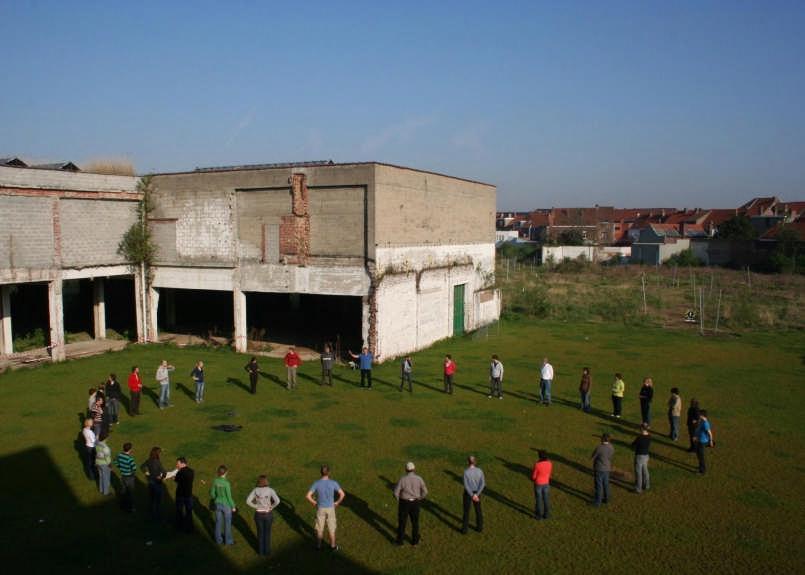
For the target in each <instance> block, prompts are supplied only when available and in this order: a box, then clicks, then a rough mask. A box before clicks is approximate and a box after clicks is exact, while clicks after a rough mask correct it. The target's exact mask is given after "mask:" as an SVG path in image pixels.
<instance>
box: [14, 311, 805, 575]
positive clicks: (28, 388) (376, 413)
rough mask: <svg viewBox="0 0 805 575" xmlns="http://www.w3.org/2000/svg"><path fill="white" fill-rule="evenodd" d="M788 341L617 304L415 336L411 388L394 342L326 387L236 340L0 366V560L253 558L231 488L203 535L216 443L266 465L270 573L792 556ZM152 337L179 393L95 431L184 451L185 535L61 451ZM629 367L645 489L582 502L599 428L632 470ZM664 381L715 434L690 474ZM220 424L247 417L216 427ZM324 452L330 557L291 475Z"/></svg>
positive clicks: (219, 566)
mask: <svg viewBox="0 0 805 575" xmlns="http://www.w3.org/2000/svg"><path fill="white" fill-rule="evenodd" d="M803 350H805V334H803V333H802V332H787V333H785V334H783V335H780V334H774V333H760V334H749V335H743V336H741V337H725V338H722V339H715V338H700V337H697V336H695V335H692V334H690V333H686V332H682V331H670V332H669V331H663V330H659V329H655V328H646V327H643V328H637V327H634V326H631V327H629V326H624V325H622V324H614V325H613V324H581V323H563V322H556V321H548V322H539V323H536V322H533V323H532V322H529V321H526V320H519V321H511V322H506V323H504V324H502V325H501V326H495V327H492V328H490V329H488V330H485V331H483V332H478V333H475V334H472V335H471V336H467V337H465V338H460V339H453V340H448V341H445V342H442V343H440V344H438V345H436V346H434V347H433V348H431V349H429V350H427V351H424V352H421V353H418V354H416V355H415V356H414V369H415V372H414V379H415V384H414V393H413V395H409V394H408V393H407V392H405V393H400V392H399V391H398V390H397V385H398V379H397V373H398V366H397V364H396V362H393V363H392V364H389V365H382V366H379V367H377V368H376V370H375V381H376V383H375V388H374V389H373V390H371V391H367V390H362V389H359V388H358V387H356V386H355V384H356V383H357V381H358V374H357V373H356V372H352V371H349V370H347V369H339V370H337V372H336V375H337V376H338V378H340V379H337V380H336V381H335V386H334V387H332V388H329V387H324V388H321V387H319V386H318V385H316V384H314V383H312V382H311V381H310V380H309V379H307V378H305V377H304V376H310V377H314V378H315V377H316V376H317V375H318V374H317V366H316V364H315V363H308V364H305V365H303V366H302V368H301V370H300V378H299V385H298V389H297V390H295V391H293V392H289V391H287V390H285V389H284V387H283V386H282V385H281V383H278V382H282V381H284V370H283V368H282V366H281V363H280V362H279V361H270V360H263V361H262V362H261V367H262V369H263V371H264V372H267V373H268V374H270V375H272V376H275V377H276V380H272V379H267V378H263V379H261V382H260V385H259V390H258V395H257V396H256V397H253V396H251V395H249V394H248V393H247V392H246V391H245V390H244V387H243V386H242V385H241V384H243V385H245V383H244V382H245V381H246V377H245V372H244V371H243V365H244V364H245V363H246V358H245V356H242V355H238V354H235V353H232V352H230V351H227V350H210V349H206V348H197V349H179V348H174V347H170V346H131V347H130V348H128V349H127V350H125V351H122V352H117V353H112V354H106V355H103V356H98V357H94V358H89V359H82V360H79V361H70V362H66V363H63V364H57V365H46V366H42V367H38V368H35V369H25V370H19V371H15V372H10V373H6V374H3V375H0V437H2V438H3V441H2V443H1V444H0V462H2V469H0V472H1V473H0V477H2V489H0V493H2V509H3V510H4V520H3V541H2V543H3V552H2V553H3V557H4V558H7V561H6V562H5V563H4V564H5V565H15V566H16V565H20V566H24V567H26V569H27V570H29V571H32V572H42V571H43V570H44V568H45V565H47V568H48V569H49V570H50V571H54V572H55V571H56V570H58V571H61V572H65V573H74V572H79V571H81V572H103V571H106V572H124V571H125V572H127V573H134V572H143V573H177V572H182V573H184V572H192V573H213V572H215V573H228V572H241V573H242V572H246V573H252V572H254V573H257V572H261V573H262V572H264V571H265V570H266V568H265V565H264V562H263V561H261V560H259V558H258V557H257V556H256V554H255V552H254V550H253V549H252V547H251V544H250V542H251V541H252V540H253V532H254V526H253V522H252V519H251V514H250V513H248V512H246V510H245V505H244V506H243V509H242V513H240V516H239V519H238V520H237V521H236V532H235V537H236V541H237V544H236V545H235V547H233V548H228V549H220V548H218V547H217V546H215V545H214V543H213V542H212V540H211V537H210V535H209V533H208V531H207V528H206V525H209V523H210V521H211V518H210V515H209V512H208V511H206V508H205V505H204V504H205V503H206V501H207V496H206V495H207V494H206V486H205V485H203V484H202V480H204V481H206V482H207V485H209V481H210V480H211V479H212V478H213V473H214V470H215V468H216V466H217V465H219V464H221V463H225V464H227V465H228V466H229V468H230V474H229V477H230V479H231V481H232V483H233V488H234V492H235V497H236V500H237V501H238V502H243V501H244V499H245V496H246V494H247V493H248V492H249V490H250V489H251V488H252V486H253V485H254V481H255V478H256V477H257V475H259V474H261V473H267V474H268V475H269V477H270V480H271V483H272V485H273V486H274V487H275V488H276V489H277V491H278V493H279V495H280V497H281V498H282V499H283V501H284V504H283V505H282V506H281V508H280V509H281V511H280V512H279V513H277V516H276V518H275V522H274V530H273V548H274V556H273V557H272V559H271V560H269V561H268V566H269V571H270V572H296V573H317V572H344V573H355V572H383V573H455V572H456V571H457V570H461V571H464V572H469V573H500V572H511V573H536V572H540V571H548V572H553V573H557V572H558V573H572V572H580V571H582V570H590V569H592V570H594V571H595V572H602V573H612V572H619V571H625V570H635V569H639V570H640V571H641V572H645V573H686V572H687V573H691V572H710V573H721V572H733V573H750V572H768V573H801V572H805V555H804V552H803V546H802V532H803V528H805V519H803V517H804V516H803V507H804V506H803V502H805V456H803V453H805V450H804V449H803V448H805V433H803V432H804V431H805V424H803V418H802V414H803V412H804V411H805V393H803V391H802V382H803V381H805V366H804V365H803V362H804V359H803ZM445 353H451V354H453V356H454V357H455V358H456V360H457V362H458V373H457V376H456V386H455V395H453V396H446V395H444V394H442V393H440V392H439V391H438V390H439V389H441V376H440V360H441V358H442V357H443V355H444V354H445ZM491 353H498V354H499V355H500V356H501V359H502V361H503V362H504V364H505V366H506V378H505V381H504V393H505V395H506V397H505V399H504V400H503V401H497V400H491V399H487V397H486V368H487V362H488V357H489V355H490V354H491ZM543 355H547V356H549V357H550V358H551V360H552V363H553V364H554V366H555V369H556V380H555V382H554V395H555V398H556V402H555V404H554V405H553V406H552V407H551V408H542V407H538V406H537V405H536V404H535V403H534V401H533V399H534V397H535V394H536V393H537V367H538V364H539V360H540V359H541V358H542V356H543ZM163 357H164V358H167V359H168V360H169V361H170V362H171V363H173V364H174V365H176V366H177V370H176V372H175V373H174V377H173V384H172V399H173V402H174V404H175V407H173V408H172V409H169V410H166V411H162V412H160V411H159V410H157V409H156V407H155V406H154V404H153V402H152V401H151V399H149V397H148V396H147V395H146V396H145V397H144V405H143V410H142V411H143V415H142V416H141V417H139V418H135V419H131V418H129V417H128V416H126V415H125V414H124V415H123V416H122V423H121V424H120V425H119V426H117V427H115V428H114V432H113V434H112V437H111V439H110V442H111V445H112V446H113V449H114V450H115V452H117V450H118V449H119V447H120V445H121V444H122V443H123V442H124V441H127V440H128V441H132V442H133V443H134V444H135V451H136V455H137V457H138V459H139V460H143V459H144V457H145V456H146V454H147V452H148V450H149V448H150V447H151V446H153V445H160V446H161V447H162V448H163V449H164V458H165V460H166V461H167V462H170V461H172V460H173V459H174V458H175V457H177V456H179V455H185V456H187V457H188V458H189V460H190V465H191V466H192V467H193V468H194V469H195V470H196V477H197V480H196V494H197V496H198V498H199V504H198V505H197V511H198V515H197V519H196V520H197V525H198V527H199V530H198V533H197V534H196V535H195V536H189V537H188V536H180V535H178V534H175V533H174V532H173V531H172V529H171V527H170V525H169V523H168V521H167V520H166V521H165V522H164V524H162V525H153V524H151V523H149V522H148V521H147V519H146V518H145V513H144V510H145V509H147V503H146V493H145V489H144V487H143V486H142V485H140V488H141V489H140V492H139V494H138V508H139V509H138V513H137V514H136V515H135V516H128V515H125V514H123V513H122V512H120V511H119V510H118V509H117V507H116V505H115V502H114V498H113V497H109V498H103V497H101V496H100V495H99V494H98V493H97V490H96V489H95V487H94V485H93V484H92V483H91V482H89V481H87V480H86V479H84V478H83V476H82V471H81V466H80V463H79V459H78V457H77V454H76V451H75V450H74V440H75V437H76V435H77V433H78V431H79V412H81V411H82V410H83V409H84V408H85V406H86V396H87V388H88V387H90V386H91V385H93V384H95V383H97V382H99V381H101V380H102V379H103V378H104V377H105V376H106V374H107V373H109V372H110V371H115V372H116V373H117V374H118V375H119V376H120V377H121V379H123V380H125V375H124V374H125V373H126V372H127V371H128V367H129V366H131V365H133V364H138V365H140V366H142V371H143V373H144V381H145V383H146V384H147V385H148V386H149V387H150V388H151V390H152V391H155V389H154V388H155V387H156V385H155V382H154V380H153V375H154V371H155V368H156V366H157V364H158V362H159V361H160V360H161V359H162V358H163ZM197 359H203V360H204V361H205V364H206V366H207V377H208V384H207V401H206V403H204V404H202V405H201V406H198V405H196V404H195V403H194V402H193V401H192V400H191V399H190V398H189V397H187V395H186V394H185V393H183V392H182V391H177V390H176V384H177V383H178V384H182V385H184V386H187V387H192V385H191V382H190V378H189V376H188V373H189V371H190V369H191V367H192V365H193V363H194V362H195V361H196V360H197ZM585 365H587V366H590V367H591V368H592V373H593V407H594V408H597V409H600V410H602V411H604V412H607V411H608V409H609V407H610V406H609V398H608V388H609V384H610V377H611V374H612V373H613V372H614V371H616V370H617V371H621V372H623V373H624V375H625V381H626V384H627V389H626V401H625V406H624V408H625V421H623V422H621V421H617V422H616V421H612V420H610V419H609V418H608V417H606V416H603V415H599V414H592V415H584V414H582V413H580V412H579V411H578V410H577V409H576V407H575V404H576V387H577V384H578V378H579V375H580V372H581V368H582V367H583V366H585ZM644 375H651V376H652V377H653V378H654V381H655V384H656V387H657V395H656V399H655V404H654V409H653V413H654V421H655V428H656V430H657V432H658V434H657V436H656V437H655V441H654V446H653V447H654V452H655V456H654V457H653V458H652V461H651V464H650V467H651V472H652V489H651V491H650V492H647V493H644V494H643V495H640V496H638V495H635V494H633V493H630V492H629V491H627V490H626V489H625V488H623V487H621V486H618V485H615V486H613V501H612V503H611V504H610V506H609V508H608V509H593V508H591V507H590V506H589V505H588V503H589V498H590V495H591V492H592V480H591V477H590V476H589V475H588V473H587V467H588V465H589V454H590V452H591V451H592V449H593V448H594V446H595V445H596V443H597V436H598V435H599V434H600V433H602V432H604V431H608V432H610V433H612V434H613V437H614V442H615V447H616V460H615V465H616V467H617V468H618V469H619V470H623V471H629V470H630V468H631V459H632V458H631V455H630V452H629V449H628V443H630V442H631V439H632V437H633V435H634V433H635V430H634V428H633V426H632V424H633V423H634V422H635V421H636V420H637V418H638V414H639V406H638V402H637V397H636V396H637V391H638V386H639V380H640V379H641V378H642V377H643V376H644ZM230 378H234V379H231V380H230ZM228 380H230V382H228ZM343 380H347V381H348V382H349V383H346V382H345V381H343ZM672 386H679V387H680V388H681V389H682V395H683V399H684V401H685V403H686V404H687V401H688V400H689V399H690V397H692V396H696V397H697V398H699V399H700V400H701V402H702V404H703V405H704V406H705V407H707V408H708V409H709V410H710V413H711V420H712V421H713V424H714V431H715V434H716V438H717V447H716V449H713V450H710V451H709V453H708V455H709V463H710V473H709V474H708V475H706V476H705V477H698V476H697V475H696V474H695V473H693V472H692V470H693V469H694V465H695V457H693V456H692V455H691V454H688V453H686V452H685V451H684V449H681V448H680V445H676V444H673V443H672V442H670V441H669V440H668V439H666V438H665V437H662V436H660V435H659V432H664V431H665V430H666V427H667V426H666V422H665V417H664V407H663V405H664V402H665V400H666V398H667V395H668V390H669V389H670V387H672ZM221 423H237V424H240V425H243V430H242V431H240V432H236V433H222V432H219V431H215V430H213V429H212V427H213V426H215V425H219V424H221ZM536 448H545V449H547V450H548V451H549V452H550V453H551V454H552V458H553V460H554V465H555V472H554V479H555V484H554V487H553V489H552V492H551V498H552V504H553V519H552V520H551V521H549V522H545V523H537V522H535V521H533V519H531V518H530V517H529V516H528V512H529V510H530V509H531V507H532V505H533V500H532V491H531V486H530V482H529V479H528V477H527V473H528V471H529V469H530V467H531V465H532V464H533V461H534V459H535V455H536V453H535V451H534V450H535V449H536ZM470 453H474V454H476V455H478V457H479V459H480V465H481V467H482V468H483V469H484V471H485V472H486V476H487V481H488V484H489V490H488V494H487V496H486V498H485V500H484V506H485V507H484V511H485V516H486V529H485V532H484V533H483V535H479V534H477V533H474V532H471V534H469V535H467V536H462V535H460V534H459V533H457V531H456V527H457V520H458V518H459V517H460V515H461V487H460V485H459V482H458V481H459V479H460V474H461V472H462V469H463V466H464V459H465V458H466V456H467V455H468V454H470ZM409 459H412V460H414V461H415V462H416V463H417V468H418V471H419V472H420V473H421V475H422V476H423V477H424V478H425V480H426V482H427V483H428V487H429V489H430V491H431V494H430V497H429V500H430V503H429V505H428V507H427V508H426V509H425V510H424V511H423V514H422V530H423V544H422V545H421V546H420V547H419V548H417V549H412V548H410V546H406V547H404V548H395V547H393V546H392V545H391V544H390V537H392V531H393V529H394V526H395V525H396V504H395V501H394V499H393V497H392V496H391V494H390V491H389V484H390V483H391V482H394V481H396V479H397V478H398V477H399V476H400V475H401V473H402V468H403V465H404V463H405V462H406V461H407V460H409ZM322 462H328V463H330V464H331V465H332V467H333V476H334V478H336V479H337V480H339V481H340V482H341V484H342V486H343V487H344V489H345V490H346V492H347V494H348V498H347V503H346V505H345V507H344V508H342V509H340V511H339V541H340V543H341V545H342V546H343V550H342V552H341V553H340V555H338V556H332V555H330V554H328V553H318V554H317V553H316V552H315V551H313V550H312V549H311V541H312V540H311V538H310V532H311V527H312V522H313V513H312V510H311V508H310V507H309V505H308V504H307V503H306V502H305V501H304V495H305V492H306V490H307V488H308V487H309V486H310V484H311V483H312V482H313V480H315V479H316V478H317V475H318V466H319V465H320V464H321V463H322ZM168 494H169V495H170V496H172V494H173V487H172V486H169V489H168ZM171 501H172V499H171V500H169V501H166V503H165V509H164V512H165V517H166V518H168V517H170V516H171V509H170V507H169V506H170V504H171ZM148 541H150V542H151V544H150V545H148V544H147V542H148ZM9 561H10V562H9ZM121 565H125V570H124V571H121V568H122V567H121Z"/></svg>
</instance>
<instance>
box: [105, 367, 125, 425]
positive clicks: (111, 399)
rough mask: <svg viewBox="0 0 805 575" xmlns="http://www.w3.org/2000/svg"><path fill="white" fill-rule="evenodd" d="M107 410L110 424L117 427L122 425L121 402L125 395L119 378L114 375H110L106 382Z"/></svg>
mask: <svg viewBox="0 0 805 575" xmlns="http://www.w3.org/2000/svg"><path fill="white" fill-rule="evenodd" d="M105 387H106V408H107V410H108V412H109V423H111V424H112V425H117V424H118V423H120V421H119V417H120V400H121V399H122V398H123V393H122V391H121V389H120V383H119V382H118V381H117V376H116V375H115V374H114V373H110V374H109V379H107V380H106V386H105Z"/></svg>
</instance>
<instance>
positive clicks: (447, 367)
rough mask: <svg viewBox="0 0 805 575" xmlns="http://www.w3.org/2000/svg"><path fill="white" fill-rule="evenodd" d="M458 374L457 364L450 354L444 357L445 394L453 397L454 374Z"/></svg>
mask: <svg viewBox="0 0 805 575" xmlns="http://www.w3.org/2000/svg"><path fill="white" fill-rule="evenodd" d="M454 373H456V362H455V361H453V358H452V357H451V356H450V354H449V353H448V354H447V355H446V356H444V392H445V393H449V394H450V395H453V374H454Z"/></svg>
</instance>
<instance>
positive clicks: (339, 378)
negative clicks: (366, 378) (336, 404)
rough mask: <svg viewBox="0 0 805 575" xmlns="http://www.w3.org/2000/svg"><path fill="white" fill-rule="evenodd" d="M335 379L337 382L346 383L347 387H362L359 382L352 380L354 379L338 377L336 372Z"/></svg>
mask: <svg viewBox="0 0 805 575" xmlns="http://www.w3.org/2000/svg"><path fill="white" fill-rule="evenodd" d="M333 379H334V380H335V381H340V382H342V383H346V384H347V385H351V386H352V387H360V385H361V384H360V382H359V381H356V380H352V379H347V378H345V377H342V376H340V375H336V374H335V372H333Z"/></svg>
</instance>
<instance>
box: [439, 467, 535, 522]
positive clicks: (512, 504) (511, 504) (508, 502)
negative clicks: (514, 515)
mask: <svg viewBox="0 0 805 575" xmlns="http://www.w3.org/2000/svg"><path fill="white" fill-rule="evenodd" d="M442 471H444V473H445V474H446V475H448V476H449V477H452V478H453V479H454V480H455V481H456V483H458V484H460V485H461V487H462V489H463V487H464V477H463V476H461V475H459V474H458V473H456V472H455V471H451V470H450V469H443V470H442ZM483 495H485V496H486V497H488V498H489V499H492V500H494V501H497V502H498V503H501V504H503V505H505V506H506V507H508V508H509V509H511V510H513V511H516V512H518V513H522V514H523V515H526V516H527V517H532V516H533V513H532V511H531V509H529V508H528V507H526V506H525V505H523V504H522V503H518V502H517V501H514V500H512V499H509V498H508V497H506V496H505V495H503V494H502V493H500V492H499V491H495V490H494V489H492V488H490V487H489V485H487V486H486V487H484V492H483Z"/></svg>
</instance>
